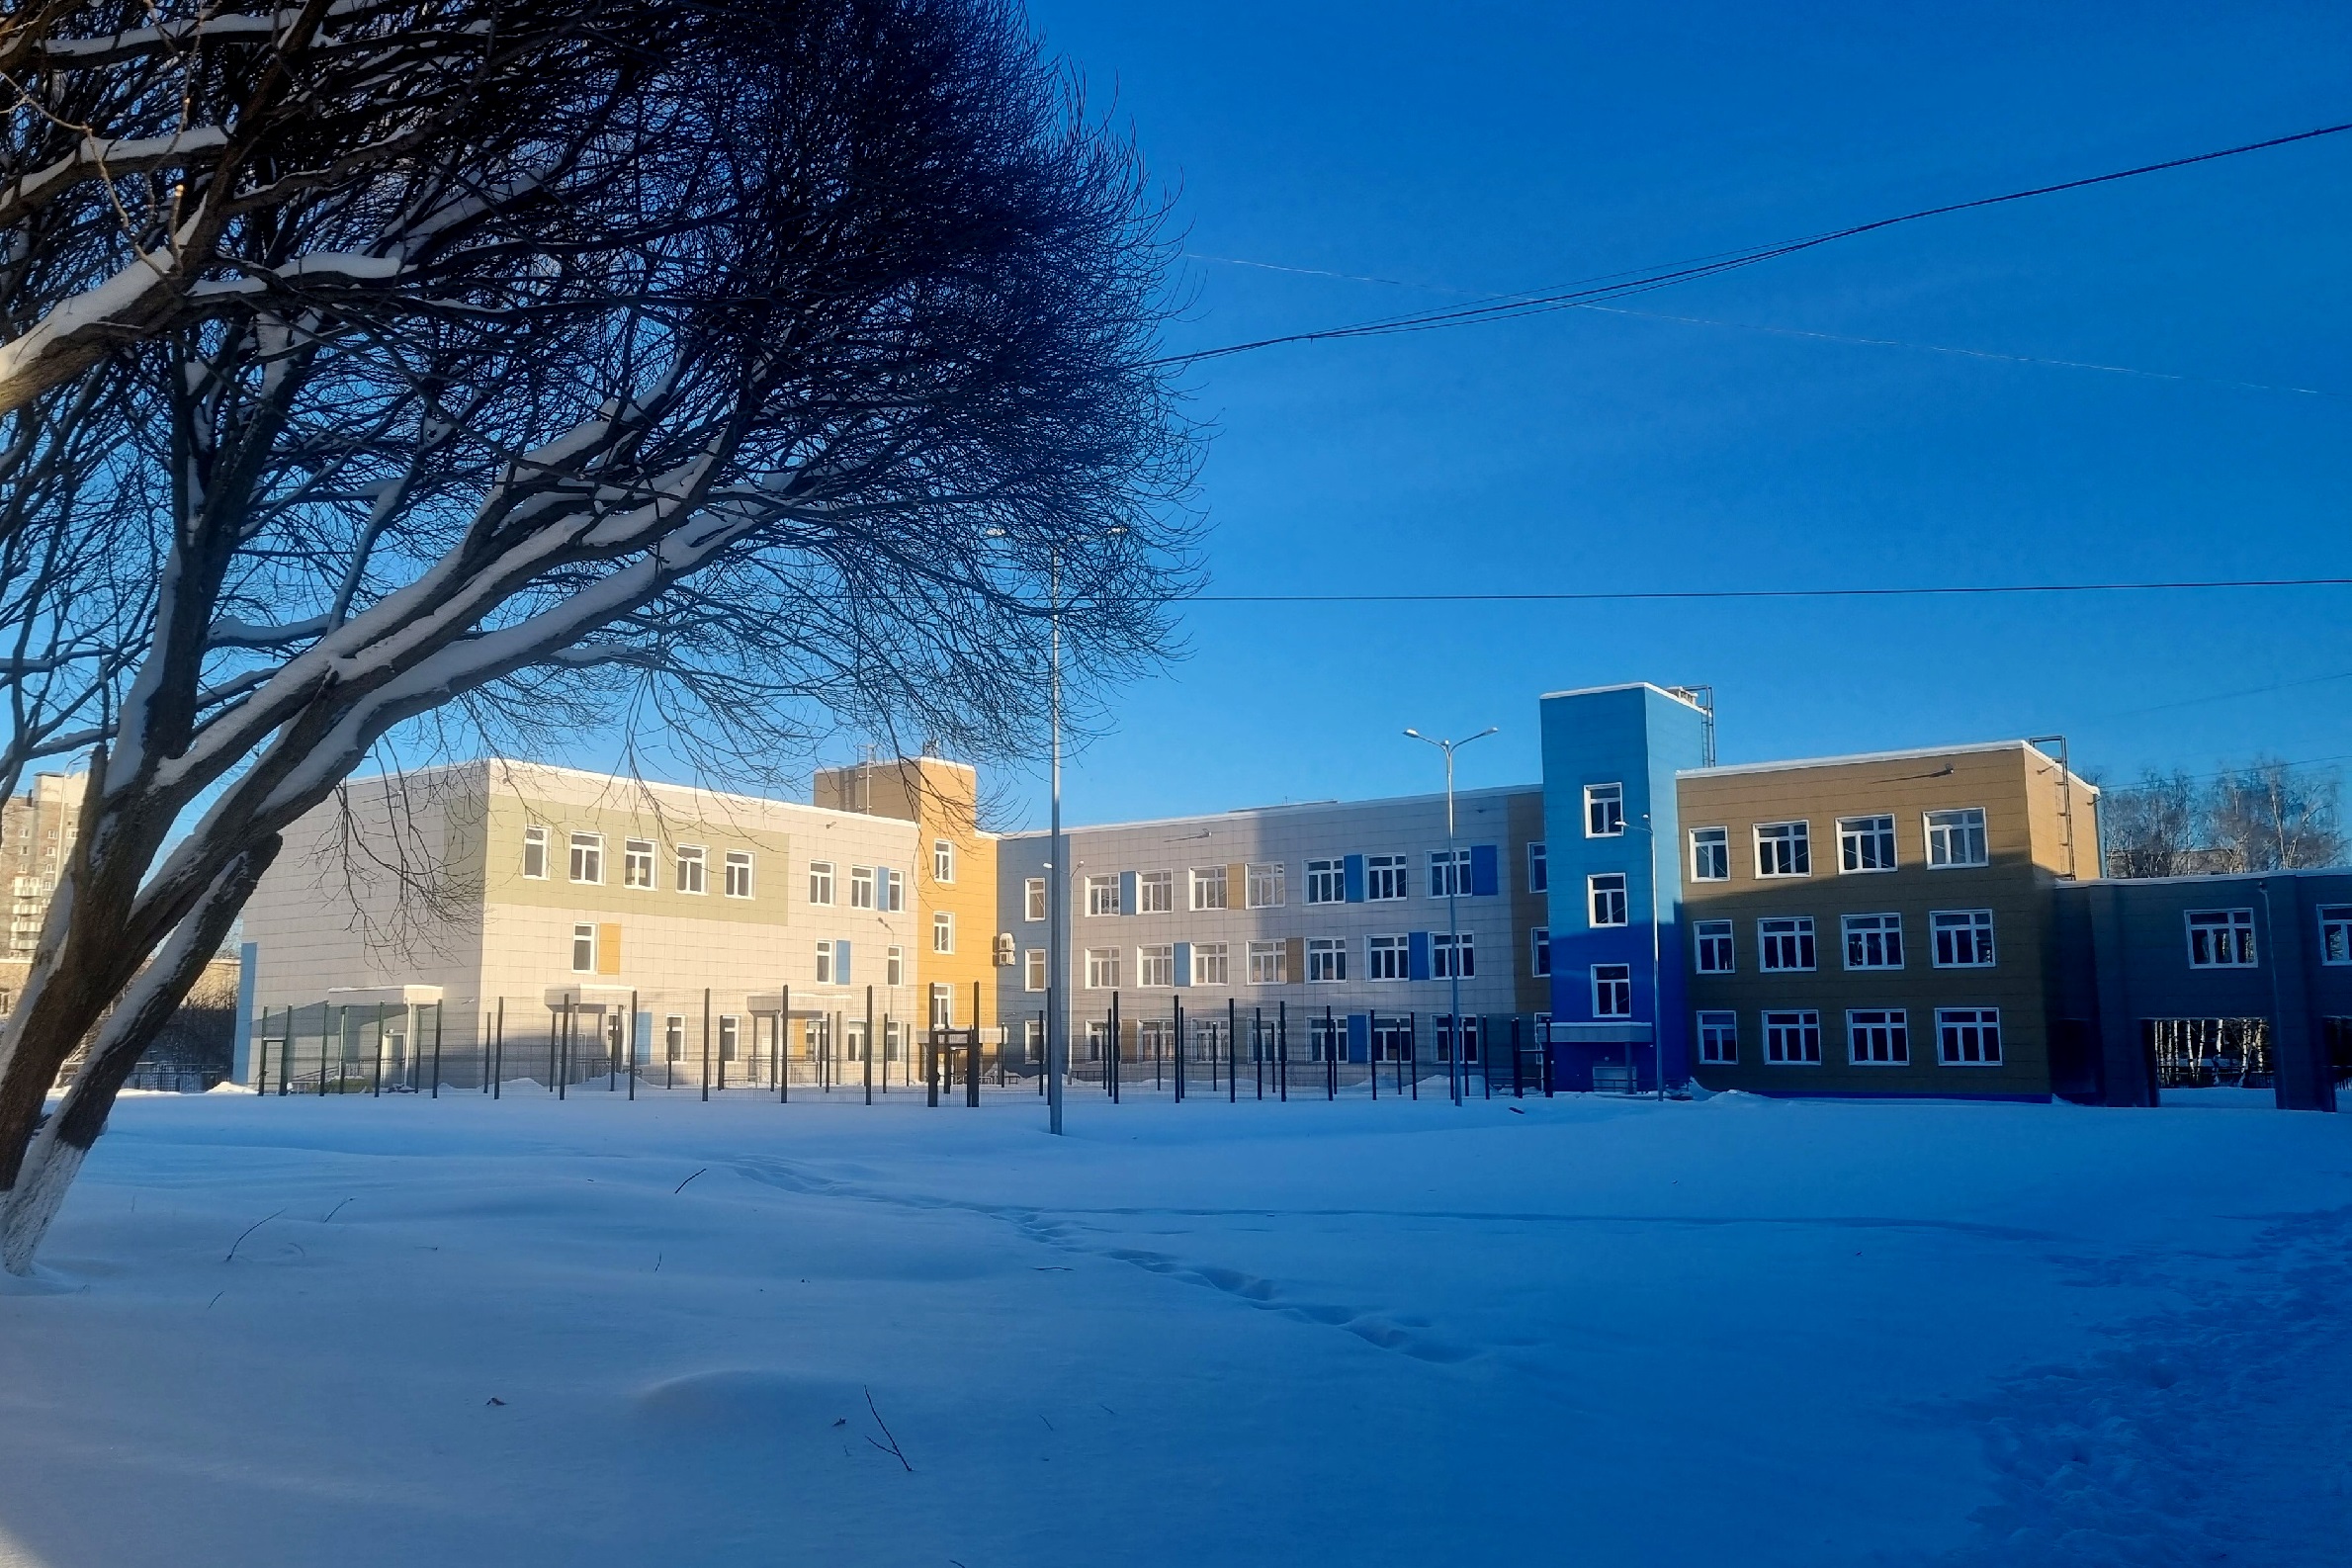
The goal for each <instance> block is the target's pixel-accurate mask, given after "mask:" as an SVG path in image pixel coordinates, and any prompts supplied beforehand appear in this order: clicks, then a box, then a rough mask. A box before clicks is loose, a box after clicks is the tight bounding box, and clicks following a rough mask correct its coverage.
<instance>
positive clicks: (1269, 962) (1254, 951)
mask: <svg viewBox="0 0 2352 1568" xmlns="http://www.w3.org/2000/svg"><path fill="white" fill-rule="evenodd" d="M1244 957H1245V959H1246V961H1247V962H1248V964H1249V970H1248V974H1249V977H1250V984H1251V985H1253V986H1287V985H1289V984H1290V945H1289V943H1287V942H1284V941H1282V940H1281V939H1280V938H1278V937H1277V938H1275V939H1273V940H1270V941H1261V940H1253V941H1252V942H1251V943H1250V945H1249V948H1248V951H1247V952H1246V953H1245V954H1244Z"/></svg>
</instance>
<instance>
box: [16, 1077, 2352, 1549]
mask: <svg viewBox="0 0 2352 1568" xmlns="http://www.w3.org/2000/svg"><path fill="white" fill-rule="evenodd" d="M2252 1097H2253V1098H2254V1099H2255V1100H2257V1101H2260V1100H2266V1099H2267V1096H2266V1095H2263V1096H2252ZM2246 1098H2248V1096H2244V1095H2242V1094H2239V1093H2237V1092H2235V1091H2229V1090H2216V1091H2211V1092H2209V1093H2207V1094H2205V1095H2201V1096H2184V1097H2183V1103H2182V1104H2180V1105H2179V1106H2178V1107H2177V1108H2173V1107H2168V1108H2166V1109H2163V1110H2160V1111H2153V1112H2150V1111H2125V1110H2085V1109H2079V1108H2074V1107H2068V1106H2039V1105H1959V1104H1855V1103H1836V1102H1827V1103H1800V1102H1774V1101H1766V1100H1759V1099H1754V1098H1749V1097H1745V1096H1723V1097H1718V1098H1715V1099H1711V1100H1708V1101H1704V1102H1700V1103H1694V1104H1667V1105H1659V1104H1655V1103H1650V1102H1627V1101H1615V1100H1600V1099H1558V1100H1550V1101H1545V1100H1539V1099H1538V1100H1528V1101H1525V1102H1524V1103H1521V1104H1517V1105H1514V1104H1510V1103H1508V1102H1504V1101H1496V1102H1492V1103H1478V1102H1474V1103H1472V1104H1470V1105H1469V1106H1467V1107H1465V1108H1461V1109H1454V1108H1451V1107H1449V1106H1447V1105H1445V1104H1443V1103H1442V1102H1441V1101H1439V1100H1437V1099H1434V1098H1433V1099H1424V1100H1422V1101H1420V1102H1419V1103H1417V1104H1416V1103H1412V1102H1399V1101H1395V1100H1391V1099H1386V1098H1384V1099H1383V1100H1382V1101H1381V1102H1380V1103H1378V1104H1377V1105H1373V1104H1365V1103H1361V1102H1356V1103H1348V1102H1342V1103H1339V1104H1325V1103H1321V1102H1315V1101H1309V1102H1303V1103H1302V1102H1294V1103H1291V1104H1288V1105H1279V1104H1272V1103H1268V1104H1263V1105H1260V1104H1254V1103H1247V1102H1245V1103H1243V1104H1240V1105H1232V1106H1229V1105H1226V1104H1224V1103H1222V1102H1212V1101H1207V1100H1202V1101H1197V1102H1194V1103H1189V1104H1184V1105H1170V1104H1167V1103H1146V1102H1142V1101H1141V1100H1138V1101H1132V1102H1130V1103H1128V1104H1126V1105H1123V1106H1118V1107H1112V1106H1108V1105H1105V1104H1103V1103H1101V1101H1100V1100H1099V1099H1098V1098H1095V1097H1092V1096H1089V1095H1087V1094H1084V1093H1079V1094H1074V1096H1073V1099H1072V1107H1071V1127H1072V1133H1073V1135H1072V1136H1071V1137H1069V1138H1066V1139H1062V1140H1053V1139H1049V1138H1047V1137H1045V1136H1044V1135H1043V1134H1042V1131H1041V1130H1040V1123H1041V1121H1042V1115H1041V1112H1040V1110H1039V1107H1038V1106H1037V1104H1036V1102H1035V1101H1033V1100H1032V1101H1026V1102H1023V1101H1021V1100H1018V1099H1010V1100H995V1101H992V1102H991V1103H990V1104H989V1105H988V1106H986V1107H985V1108H984V1109H982V1110H980V1111H977V1112H975V1111H970V1110H965V1109H963V1108H961V1107H960V1106H959V1107H956V1108H952V1109H948V1108H942V1109H939V1110H928V1111H927V1110H925V1109H923V1108H922V1107H921V1105H920V1104H919V1103H918V1102H915V1100H914V1099H913V1097H911V1096H909V1097H902V1096H899V1095H893V1096H892V1097H891V1100H890V1102H888V1103H887V1104H884V1105H877V1106H875V1107H873V1108H871V1109H868V1108H867V1107H865V1106H863V1105H858V1104H854V1103H849V1102H847V1100H846V1099H845V1098H844V1097H839V1096H836V1097H835V1098H834V1099H833V1100H832V1101H831V1102H829V1103H827V1102H821V1101H818V1100H817V1098H816V1096H807V1097H805V1098H803V1097H796V1099H795V1100H794V1102H793V1103H792V1104H791V1105H789V1106H778V1105H775V1104H772V1103H767V1102H764V1101H760V1100H755V1099H752V1098H749V1097H740V1098H739V1097H738V1096H736V1095H734V1094H730V1095H729V1096H727V1098H726V1099H725V1100H724V1101H721V1102H714V1103H710V1104H703V1103H699V1102H696V1101H694V1100H691V1099H685V1098H683V1097H681V1098H679V1099H675V1100H660V1099H649V1100H641V1101H639V1102H637V1103H635V1104H630V1103H627V1102H616V1101H615V1100H614V1099H613V1098H612V1097H609V1096H607V1095H605V1094H602V1093H600V1092H594V1091H591V1092H586V1093H582V1094H578V1095H575V1096H574V1097H573V1098H571V1099H570V1100H569V1101H568V1102H566V1103H563V1104H557V1103H554V1102H552V1101H550V1100H549V1099H547V1098H546V1097H545V1096H544V1095H535V1094H534V1095H523V1096H516V1097H509V1098H506V1099H503V1100H501V1101H499V1102H497V1103H494V1104H493V1103H489V1102H486V1101H484V1100H482V1099H480V1098H479V1097H476V1096H471V1095H460V1096H456V1097H454V1098H444V1099H441V1100H439V1101H428V1100H422V1099H414V1098H399V1099H384V1100H371V1099H356V1098H355V1099H349V1100H336V1099H328V1100H323V1101H321V1100H305V1099H278V1098H270V1099H266V1100H259V1101H257V1100H254V1099H252V1098H250V1097H246V1096H239V1095H227V1094H214V1095H209V1096H202V1097H193V1096H192V1097H187V1098H181V1097H175V1096H169V1095H157V1096H139V1097H131V1098H127V1099H126V1100H125V1102H124V1103H123V1104H122V1106H121V1107H120V1108H119V1109H118V1111H117V1112H116V1115H115V1118H114V1127H113V1130H112V1131H111V1132H110V1133H109V1134H108V1136H107V1137H106V1138H105V1139H103V1140H102V1141H101V1143H100V1145H99V1148H98V1150H97V1152H96V1153H95V1155H94V1156H93V1157H92V1159H91V1161H90V1164H89V1167H88V1170H87V1172H86V1174H85V1175H84V1176H83V1177H82V1180H81V1183H80V1185H79V1186H78V1187H77V1188H76V1189H75V1191H74V1193H73V1195H72V1197H71V1199H70V1200H69V1202H68V1204H67V1207H66V1210H65V1213H64V1215H63V1217H62V1218H61V1220H60V1221H59V1223H58V1226H57V1228H56V1231H55V1232H54V1234H53V1237H52V1240H51V1242H50V1246H49V1249H48V1251H47V1253H46V1255H45V1263H46V1265H47V1268H48V1270H49V1277H48V1278H47V1279H46V1280H44V1281H43V1282H41V1285H42V1286H45V1287H46V1288H41V1287H40V1286H37V1287H35V1288H30V1289H20V1290H18V1291H16V1292H14V1293H11V1294H8V1295H6V1296H0V1321H4V1322H5V1331H4V1332H0V1562H6V1563H9V1564H17V1563H25V1564H43V1565H56V1568H66V1565H71V1568H83V1565H99V1564H106V1565H116V1564H128V1563H163V1562H169V1563H174V1564H216V1563H218V1564H229V1563H235V1564H240V1565H245V1564H252V1565H298V1564H299V1565H314V1564H330V1563H331V1564H338V1565H362V1564H451V1565H460V1564H477V1563H480V1564H500V1565H506V1564H566V1565H582V1564H592V1565H603V1564H613V1565H621V1564H629V1565H638V1564H650V1563H651V1564H736V1563H742V1564H754V1563H756V1564H762V1565H770V1564H798V1563H809V1564H821V1563H822V1564H860V1565H863V1564H902V1563H903V1564H919V1565H924V1568H948V1565H953V1564H960V1565H963V1568H1008V1565H1024V1568H1026V1565H1052V1564H1071V1565H1078V1564H1087V1565H1099V1564H1112V1563H1115V1564H1130V1563H1133V1564H1153V1565H1156V1564H1185V1565H1199V1564H1220V1565H1222V1564H1236V1563H1283V1564H1298V1563H1346V1564H1369V1563H1396V1564H1433V1563H1443V1564H1461V1565H1469V1564H1486V1563H1513V1564H1516V1563H1552V1562H1559V1563H1575V1564H1580V1565H1614V1564H1627V1565H1632V1564H1642V1565H1653V1564H1684V1563H1690V1564H1736V1565H1750V1564H1807V1565H1823V1564H1843V1563H1865V1562H1867V1563H1934V1564H1970V1565H1973V1564H1986V1565H1990V1564H2002V1565H2009V1564H2020V1565H2036V1564H2045V1563H2047V1564H2057V1563H2068V1564H2073V1563H2083V1564H2089V1563H2103V1564H2104V1563H2113V1564H2132V1565H2134V1568H2140V1565H2159V1564H2173V1563H2180V1564H2188V1563H2200V1564H2203V1563H2216V1562H2224V1561H2225V1562H2228V1563H2230V1564H2238V1565H2243V1564H2299V1565H2300V1564H2333V1563H2340V1562H2343V1561H2346V1560H2348V1559H2352V1464H2348V1457H2347V1456H2348V1455H2352V1420H2348V1419H2347V1408H2348V1407H2352V1118H2345V1117H2335V1116H2318V1115H2289V1114H2283V1113H2278V1112H2271V1111H2257V1110H2250V1109H2245V1108H2241V1103H2240V1102H2242V1101H2244V1100H2245V1099H2246ZM681 1183H683V1185H682V1186H681ZM257 1222H258V1223H257ZM249 1227H250V1229H248V1228H249ZM240 1238H241V1239H240ZM232 1244H233V1251H234V1255H235V1256H234V1258H233V1259H229V1258H228V1255H229V1253H230V1252H231V1250H232ZM869 1396H870V1404H869ZM885 1425H887V1439H886V1434H885V1431H884V1428H885ZM887 1440H895V1442H896V1444H897V1445H898V1446H899V1448H900V1449H901V1450H902V1451H903V1453H904V1455H905V1459H906V1464H907V1465H911V1466H912V1469H909V1468H907V1467H905V1466H903V1465H902V1463H901V1461H900V1459H899V1458H898V1457H894V1456H893V1454H892V1453H890V1452H888V1451H886V1444H887Z"/></svg>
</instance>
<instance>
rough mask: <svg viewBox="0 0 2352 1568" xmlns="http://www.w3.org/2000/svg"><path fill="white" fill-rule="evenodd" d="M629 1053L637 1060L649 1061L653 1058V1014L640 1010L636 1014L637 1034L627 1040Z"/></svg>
mask: <svg viewBox="0 0 2352 1568" xmlns="http://www.w3.org/2000/svg"><path fill="white" fill-rule="evenodd" d="M629 1054H630V1056H632V1057H633V1058H635V1059H637V1060H639V1061H644V1062H651V1061H652V1060H653V1014H652V1013H650V1012H641V1013H639V1014H638V1015H637V1034H636V1036H635V1037H634V1038H632V1039H631V1041H630V1042H629Z"/></svg>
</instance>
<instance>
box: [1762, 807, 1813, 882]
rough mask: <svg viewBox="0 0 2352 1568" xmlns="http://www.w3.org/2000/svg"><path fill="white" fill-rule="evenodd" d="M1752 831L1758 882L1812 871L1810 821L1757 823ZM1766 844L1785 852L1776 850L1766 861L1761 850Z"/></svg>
mask: <svg viewBox="0 0 2352 1568" xmlns="http://www.w3.org/2000/svg"><path fill="white" fill-rule="evenodd" d="M1754 832H1755V842H1756V878H1757V880H1758V881H1760V882H1763V881H1772V882H1787V881H1793V880H1795V879H1796V878H1798V877H1809V876H1811V875H1812V874H1813V825H1812V824H1811V823H1810V822H1806V821H1801V820H1800V821H1795V822H1785V823H1758V824H1757V825H1756V827H1755V830H1754ZM1766 844H1772V845H1775V846H1777V849H1781V850H1786V853H1785V854H1784V853H1779V852H1776V853H1775V854H1774V855H1773V856H1772V859H1771V862H1770V863H1769V864H1768V863H1767V862H1766V859H1765V853H1764V846H1765V845H1766ZM1784 867H1786V868H1787V869H1783V868H1784Z"/></svg>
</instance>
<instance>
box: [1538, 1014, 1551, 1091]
mask: <svg viewBox="0 0 2352 1568" xmlns="http://www.w3.org/2000/svg"><path fill="white" fill-rule="evenodd" d="M1537 1060H1538V1061H1539V1062H1540V1064H1541V1066H1542V1068H1543V1097H1544V1098H1545V1099H1549V1098H1551V1093H1552V1090H1551V1079H1552V1060H1551V1031H1550V1030H1549V1029H1546V1030H1544V1031H1543V1049H1542V1051H1541V1052H1539V1053H1538V1055H1537Z"/></svg>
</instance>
